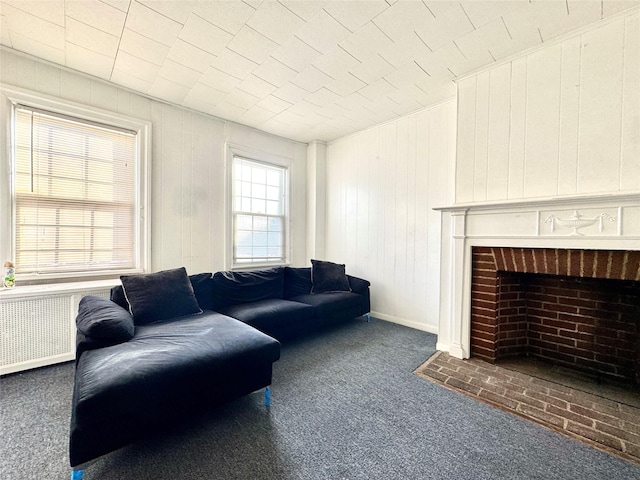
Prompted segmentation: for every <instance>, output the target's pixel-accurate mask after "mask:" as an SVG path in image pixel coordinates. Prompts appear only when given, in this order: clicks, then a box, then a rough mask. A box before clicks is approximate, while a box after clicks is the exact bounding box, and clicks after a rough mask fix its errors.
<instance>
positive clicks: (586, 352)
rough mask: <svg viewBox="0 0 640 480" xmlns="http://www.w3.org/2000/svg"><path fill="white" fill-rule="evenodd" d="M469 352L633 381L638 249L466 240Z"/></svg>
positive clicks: (638, 373) (639, 365) (639, 313)
mask: <svg viewBox="0 0 640 480" xmlns="http://www.w3.org/2000/svg"><path fill="white" fill-rule="evenodd" d="M471 261H472V271H471V342H470V346H471V356H474V357H478V358H481V359H483V360H486V361H488V362H491V363H495V362H496V361H499V360H501V359H505V358H511V357H515V356H522V355H528V356H534V357H537V358H540V359H542V360H546V361H550V362H552V363H555V364H559V365H564V366H569V367H573V368H576V369H578V370H582V371H585V372H588V373H591V374H596V375H598V376H605V377H610V378H615V379H619V380H625V381H632V382H637V383H640V251H628V250H624V251H623V250H606V251H605V250H583V249H557V248H512V247H473V248H472V260H471Z"/></svg>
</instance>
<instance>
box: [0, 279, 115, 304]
mask: <svg viewBox="0 0 640 480" xmlns="http://www.w3.org/2000/svg"><path fill="white" fill-rule="evenodd" d="M116 285H120V280H117V279H111V280H89V281H82V282H68V283H48V284H43V285H22V286H21V285H20V284H18V285H17V286H15V287H14V288H2V289H0V301H1V300H4V299H13V298H21V297H41V296H46V295H60V294H65V293H76V292H87V291H91V290H101V289H107V288H108V289H110V288H111V287H115V286H116Z"/></svg>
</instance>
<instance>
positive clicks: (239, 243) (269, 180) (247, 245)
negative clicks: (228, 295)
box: [233, 156, 287, 265]
mask: <svg viewBox="0 0 640 480" xmlns="http://www.w3.org/2000/svg"><path fill="white" fill-rule="evenodd" d="M286 174H287V169H286V168H284V167H280V166H277V165H272V164H266V163H261V162H256V161H254V160H249V159H246V158H242V157H238V156H235V157H234V158H233V233H234V237H233V263H234V264H235V265H243V264H244V265H246V264H263V263H284V262H285V261H286V253H285V252H286V246H285V243H286V231H285V228H286V212H287V205H286V181H287V180H286V178H287V175H286Z"/></svg>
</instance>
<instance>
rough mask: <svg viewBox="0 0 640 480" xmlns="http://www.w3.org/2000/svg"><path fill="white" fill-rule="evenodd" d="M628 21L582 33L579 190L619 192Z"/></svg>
mask: <svg viewBox="0 0 640 480" xmlns="http://www.w3.org/2000/svg"><path fill="white" fill-rule="evenodd" d="M624 25H625V22H624V20H622V21H617V22H614V23H610V24H608V25H605V26H604V27H602V28H599V29H597V30H594V31H592V32H588V33H585V34H584V35H583V36H582V61H581V65H582V68H581V75H580V77H581V78H580V85H581V90H582V91H581V95H580V138H579V142H580V150H579V151H580V164H579V168H578V191H579V192H594V191H602V192H609V191H617V190H618V189H619V179H620V174H619V172H620V151H621V150H620V137H621V127H622V125H621V119H622V79H623V72H624V69H623V47H624Z"/></svg>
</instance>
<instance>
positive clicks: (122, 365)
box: [73, 312, 280, 426]
mask: <svg viewBox="0 0 640 480" xmlns="http://www.w3.org/2000/svg"><path fill="white" fill-rule="evenodd" d="M279 357H280V344H279V343H278V341H276V340H275V339H273V338H271V337H269V336H268V335H264V334H263V333H261V332H259V331H257V330H256V329H254V328H251V327H249V326H248V325H245V324H243V323H242V322H238V321H237V320H234V319H232V318H229V317H225V316H224V315H220V314H218V313H215V312H206V313H204V314H202V315H191V316H188V317H185V318H183V319H181V320H180V321H177V322H176V321H174V320H167V321H161V322H155V323H152V324H148V325H141V326H139V327H137V328H136V334H135V336H134V338H132V339H131V340H130V341H128V342H126V343H122V344H120V345H115V346H111V347H106V348H100V349H97V350H89V351H86V352H84V353H83V354H82V356H81V357H80V358H79V360H78V363H77V366H76V378H75V390H74V405H75V410H74V414H75V416H74V419H73V421H74V423H75V424H77V425H82V426H87V425H92V424H96V423H100V422H105V421H108V420H110V419H114V420H116V419H122V418H127V416H129V415H138V414H139V412H145V411H154V410H155V409H157V408H159V407H160V406H161V405H171V404H174V403H175V405H180V404H184V402H185V401H187V399H189V398H192V397H193V398H194V399H197V398H200V397H201V398H203V399H206V398H208V395H209V393H211V392H212V391H213V392H212V393H215V391H216V389H217V390H221V389H222V390H224V388H223V387H222V386H223V385H225V382H229V383H231V382H233V378H228V377H229V376H233V375H237V372H238V369H243V368H244V369H246V370H251V369H252V368H255V366H256V365H262V364H264V363H272V362H275V361H276V360H278V358H279ZM205 393H206V395H205Z"/></svg>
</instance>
